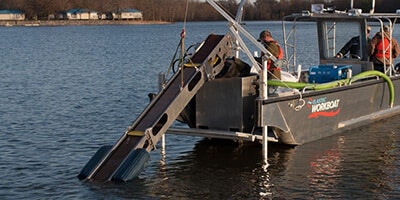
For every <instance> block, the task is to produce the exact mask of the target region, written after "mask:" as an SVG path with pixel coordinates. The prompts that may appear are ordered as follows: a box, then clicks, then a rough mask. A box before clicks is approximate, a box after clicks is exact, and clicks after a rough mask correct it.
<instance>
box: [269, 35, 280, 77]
mask: <svg viewBox="0 0 400 200" xmlns="http://www.w3.org/2000/svg"><path fill="white" fill-rule="evenodd" d="M272 42H273V43H275V44H276V45H278V47H279V54H278V56H277V57H276V58H278V59H282V58H283V49H282V47H281V46H279V44H278V42H277V41H272ZM271 63H272V61H271V60H268V63H267V69H268V70H271ZM272 70H281V69H280V68H275V69H272Z"/></svg>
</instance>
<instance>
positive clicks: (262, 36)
mask: <svg viewBox="0 0 400 200" xmlns="http://www.w3.org/2000/svg"><path fill="white" fill-rule="evenodd" d="M265 36H268V37H272V35H271V32H269V31H267V30H265V31H262V32H261V33H260V37H259V39H262V38H265Z"/></svg>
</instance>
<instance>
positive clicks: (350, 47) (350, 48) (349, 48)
mask: <svg viewBox="0 0 400 200" xmlns="http://www.w3.org/2000/svg"><path fill="white" fill-rule="evenodd" d="M366 31H367V32H366V36H367V40H368V41H367V44H369V43H370V38H369V33H370V32H371V27H370V26H367V29H366ZM347 53H349V57H350V58H355V59H360V36H355V37H352V38H351V39H350V40H349V41H348V42H347V43H346V44H345V45H344V46H343V47H342V49H340V51H339V52H338V53H337V54H336V56H335V58H344V57H345V56H346V54H347Z"/></svg>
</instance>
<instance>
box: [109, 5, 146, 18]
mask: <svg viewBox="0 0 400 200" xmlns="http://www.w3.org/2000/svg"><path fill="white" fill-rule="evenodd" d="M112 15H113V17H112V18H113V19H118V20H143V13H142V11H140V10H136V9H133V8H129V9H122V10H119V11H117V12H114V13H112Z"/></svg>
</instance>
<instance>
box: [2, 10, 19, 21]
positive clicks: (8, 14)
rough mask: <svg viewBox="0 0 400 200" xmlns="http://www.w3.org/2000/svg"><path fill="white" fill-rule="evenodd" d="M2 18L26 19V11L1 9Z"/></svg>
mask: <svg viewBox="0 0 400 200" xmlns="http://www.w3.org/2000/svg"><path fill="white" fill-rule="evenodd" d="M0 20H25V13H23V12H22V11H20V10H0Z"/></svg>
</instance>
